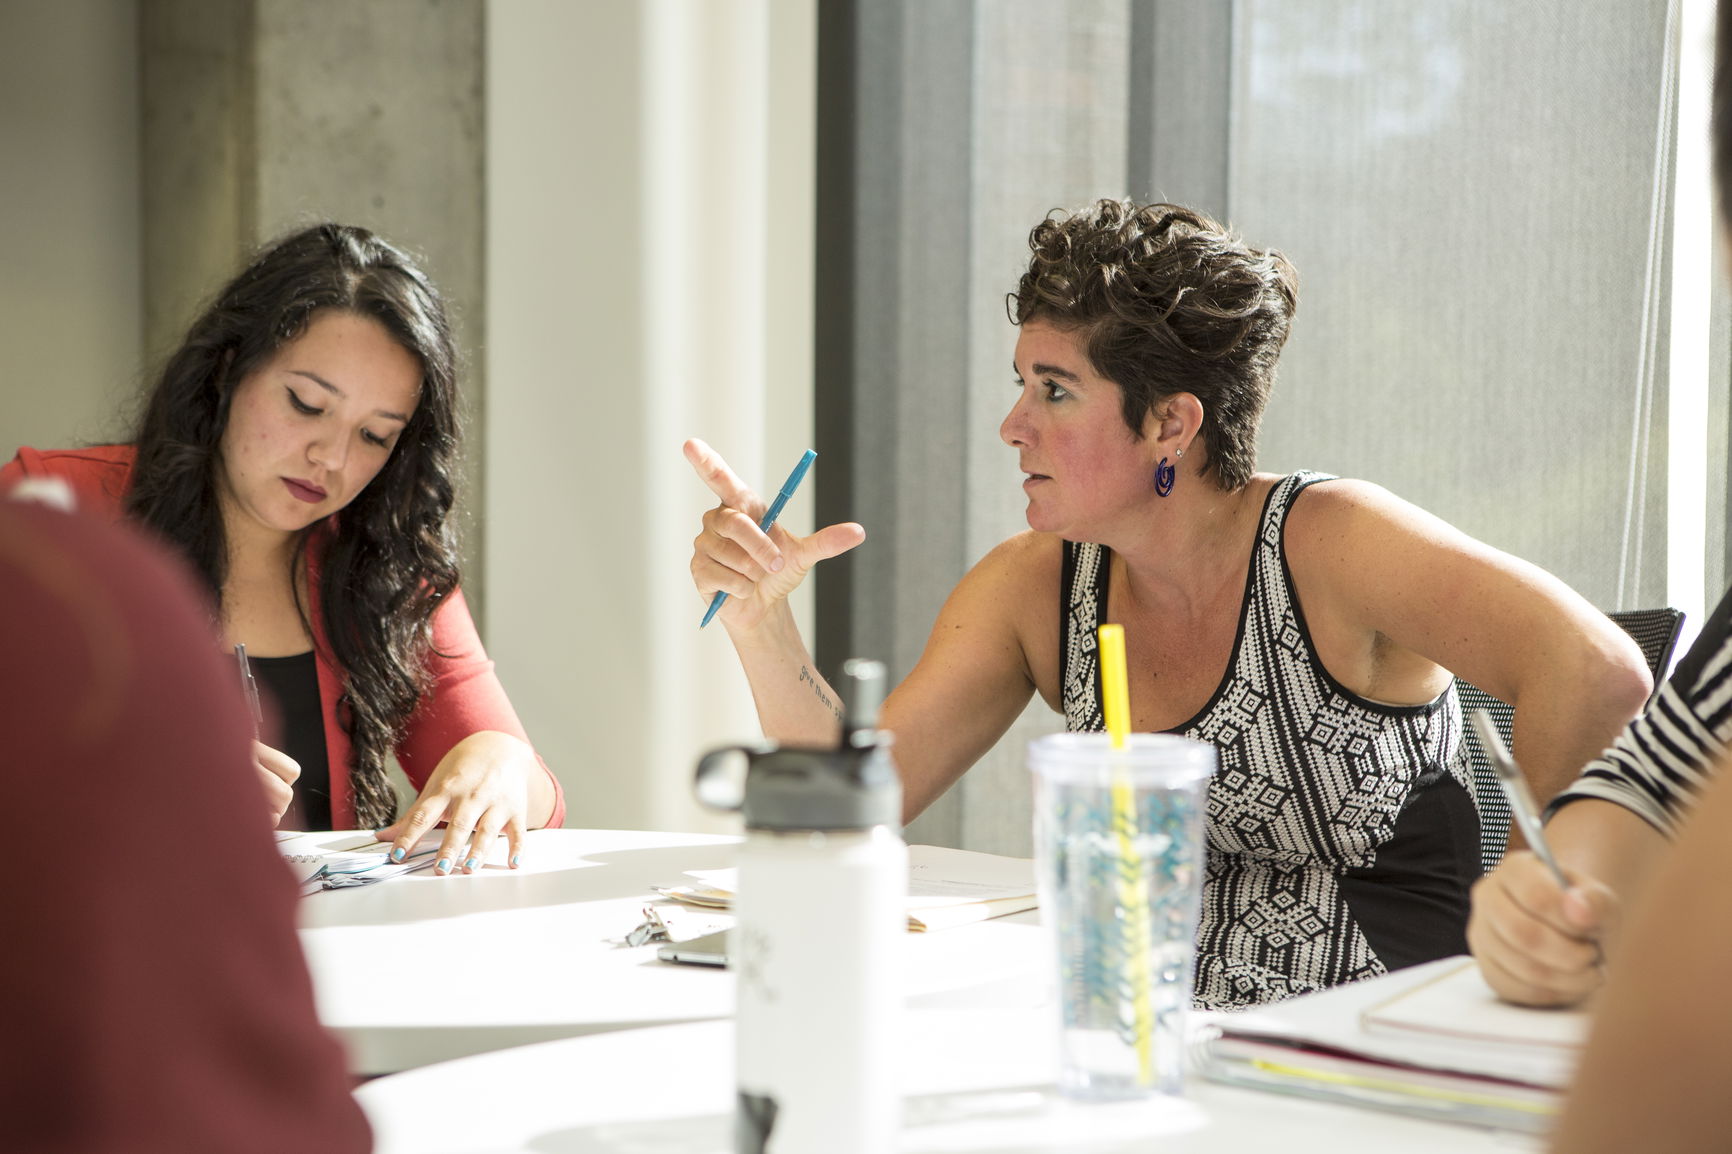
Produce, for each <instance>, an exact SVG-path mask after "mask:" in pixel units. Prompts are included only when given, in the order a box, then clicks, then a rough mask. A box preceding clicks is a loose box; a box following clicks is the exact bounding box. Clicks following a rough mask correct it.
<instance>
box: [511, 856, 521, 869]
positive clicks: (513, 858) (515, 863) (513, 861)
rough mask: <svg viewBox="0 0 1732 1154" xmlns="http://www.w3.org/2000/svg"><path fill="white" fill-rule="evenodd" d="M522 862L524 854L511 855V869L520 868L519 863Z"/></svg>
mask: <svg viewBox="0 0 1732 1154" xmlns="http://www.w3.org/2000/svg"><path fill="white" fill-rule="evenodd" d="M522 860H523V855H522V854H520V853H514V854H512V855H511V868H512V869H516V868H517V866H518V863H519V862H521V861H522Z"/></svg>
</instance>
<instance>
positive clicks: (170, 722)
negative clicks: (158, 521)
mask: <svg viewBox="0 0 1732 1154" xmlns="http://www.w3.org/2000/svg"><path fill="white" fill-rule="evenodd" d="M195 588H196V586H195V584H194V582H193V579H192V577H191V574H190V573H189V572H188V571H186V569H185V568H184V566H183V565H182V564H181V563H180V562H178V561H176V560H174V559H172V558H170V557H169V556H168V554H167V553H166V552H165V551H164V550H162V549H160V548H158V547H157V546H155V545H154V544H153V543H150V542H146V541H145V540H144V539H143V538H142V537H141V536H139V535H138V534H137V533H136V532H134V531H132V530H130V529H126V528H122V527H119V526H116V525H112V524H108V523H105V520H104V519H98V518H95V517H90V516H85V515H80V514H77V513H69V512H63V511H60V510H57V509H53V508H48V507H46V506H42V505H36V504H28V503H14V502H0V653H3V654H4V657H3V658H0V661H3V664H0V749H3V750H4V752H3V753H0V796H3V797H4V798H5V801H6V804H7V808H8V810H9V811H10V813H11V814H12V821H13V824H12V826H11V827H10V832H9V833H8V834H7V835H6V839H5V842H6V850H5V856H6V861H7V863H8V865H9V867H10V868H9V870H8V874H9V876H8V878H7V881H6V884H5V887H4V891H3V892H4V896H3V897H0V926H4V937H5V942H6V945H5V948H4V949H0V1039H3V1042H0V1150H5V1151H12V1150H18V1151H30V1152H32V1154H72V1152H78V1154H106V1152H110V1151H113V1152H115V1154H119V1152H121V1151H125V1152H126V1154H158V1152H160V1154H170V1152H173V1154H202V1152H205V1151H210V1152H213V1154H214V1152H217V1151H222V1152H224V1154H228V1152H232V1151H242V1150H244V1151H249V1152H252V1154H261V1152H271V1151H283V1152H285V1154H286V1152H288V1151H295V1152H297V1154H300V1152H307V1151H317V1152H319V1154H344V1152H348V1151H364V1150H368V1149H371V1146H372V1139H371V1134H370V1131H369V1128H368V1126H367V1122H366V1119H365V1118H364V1117H363V1116H362V1114H361V1111H360V1108H359V1107H358V1106H357V1105H356V1104H355V1101H354V1099H353V1098H352V1097H351V1096H350V1094H349V1079H348V1076H347V1074H346V1073H345V1066H344V1060H343V1053H342V1050H341V1049H340V1047H339V1046H338V1044H337V1043H336V1041H335V1040H334V1039H333V1038H331V1037H330V1036H329V1035H328V1034H326V1033H325V1031H324V1030H323V1029H322V1028H321V1027H320V1025H319V1024H318V1021H317V1019H316V1017H315V1016H314V1009H313V992H312V985H311V981H310V979H309V978H308V975H307V969H306V964H305V961H304V959H303V958H302V955H301V951H300V943H299V941H298V939H297V937H296V934H295V903H296V900H297V898H296V890H295V886H294V884H293V882H292V880H291V878H290V876H289V872H288V870H287V869H285V868H284V866H283V863H282V861H281V860H280V858H279V856H278V854H277V852H276V849H275V847H274V845H273V839H272V833H271V827H270V821H269V816H268V815H267V813H266V811H265V806H263V805H262V804H261V797H260V790H259V784H258V782H257V780H255V777H254V775H253V772H252V753H251V747H252V737H253V734H252V730H251V722H250V718H249V716H248V714H247V712H246V707H245V705H244V703H243V698H242V696H241V693H240V688H239V683H238V677H237V673H236V669H235V665H234V662H233V661H232V660H227V661H225V660H224V657H223V654H222V653H221V651H220V649H219V646H218V643H217V639H216V638H215V636H214V635H213V633H212V630H211V624H210V622H211V614H210V610H209V607H208V606H206V605H204V604H202V603H201V602H200V600H199V595H198V594H197V593H196V592H195V591H194V590H195Z"/></svg>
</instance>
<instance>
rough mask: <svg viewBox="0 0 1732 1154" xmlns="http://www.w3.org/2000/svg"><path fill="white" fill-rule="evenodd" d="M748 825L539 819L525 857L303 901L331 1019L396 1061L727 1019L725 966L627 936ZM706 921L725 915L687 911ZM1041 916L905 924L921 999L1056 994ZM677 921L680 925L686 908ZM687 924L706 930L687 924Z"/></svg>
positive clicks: (368, 1060)
mask: <svg viewBox="0 0 1732 1154" xmlns="http://www.w3.org/2000/svg"><path fill="white" fill-rule="evenodd" d="M737 842H738V839H736V838H732V837H721V836H715V835H708V834H669V833H643V832H629V831H618V830H537V831H535V832H533V833H530V834H529V835H528V838H527V840H526V842H525V846H524V852H523V865H522V867H521V868H520V869H517V870H509V869H506V868H504V866H503V864H502V863H501V862H498V861H492V862H490V863H489V865H488V866H487V867H486V868H484V869H483V870H482V871H480V872H479V873H478V874H476V875H473V876H463V875H453V876H450V877H434V876H432V875H431V874H427V873H418V874H410V875H406V876H404V877H400V878H394V879H391V880H389V881H385V882H380V883H378V884H377V885H373V886H368V887H365V888H361V889H351V890H336V891H331V892H327V893H320V894H314V895H312V896H310V897H306V898H303V899H302V900H301V927H302V928H301V943H302V946H303V948H304V949H305V951H306V954H307V962H308V965H309V967H310V969H311V971H312V976H313V986H314V992H315V995H316V998H317V1002H318V1010H319V1017H320V1019H321V1020H322V1021H323V1022H324V1023H325V1024H326V1026H328V1027H330V1028H331V1029H332V1030H333V1031H335V1032H336V1033H337V1034H338V1035H339V1036H340V1037H341V1038H342V1039H343V1040H344V1041H345V1042H346V1044H347V1046H348V1049H349V1065H350V1069H351V1070H352V1071H353V1072H355V1073H359V1074H382V1073H390V1072H392V1071H397V1070H404V1069H409V1068H411V1067H414V1066H420V1065H425V1064H427V1063H430V1062H438V1061H443V1060H446V1059H450V1058H456V1057H461V1056H464V1055H469V1054H480V1053H484V1052H486V1051H490V1050H498V1049H502V1048H504V1047H510V1046H520V1045H523V1044H524V1043H528V1042H540V1041H545V1040H549V1039H556V1038H568V1037H572V1036H576V1035H582V1034H589V1033H594V1032H597V1031H609V1030H621V1029H627V1028H630V1027H634V1026H644V1025H655V1024H662V1023H671V1022H691V1021H699V1020H703V1019H713V1018H725V1017H727V1016H729V1015H731V1014H732V1013H733V1001H734V992H733V978H732V976H731V975H730V974H728V973H727V972H726V971H723V970H719V969H709V968H705V967H698V966H679V965H671V964H669V963H666V962H662V961H658V960H657V959H656V956H655V947H654V946H642V947H638V948H635V949H630V948H624V947H622V946H620V945H619V944H618V943H619V941H620V939H622V938H623V937H624V935H625V934H626V933H627V932H629V931H630V930H631V929H632V928H633V927H634V926H636V925H637V924H638V923H639V922H641V921H642V920H643V915H642V908H643V907H644V906H645V905H646V904H648V903H649V902H650V901H652V900H656V895H655V894H654V893H653V892H652V891H651V887H652V886H657V885H661V886H672V885H679V884H680V883H681V882H682V881H684V880H689V879H684V878H683V876H682V875H683V873H684V871H686V870H692V869H719V868H723V867H726V866H730V865H732V864H733V848H734V846H735V845H736V844H737ZM674 913H675V916H676V918H684V919H685V921H684V925H685V928H686V929H687V930H690V931H692V932H697V931H700V930H702V929H704V928H707V927H706V925H705V924H704V921H705V919H706V917H708V918H709V920H710V921H714V922H715V923H716V924H726V918H725V917H722V918H716V917H714V916H709V915H703V914H698V913H683V912H681V911H680V910H679V909H678V907H674ZM1034 921H1035V919H1034V917H1033V915H1024V916H1020V917H1019V918H1017V919H1002V920H999V921H995V922H988V923H983V924H980V925H974V926H964V927H959V928H956V929H948V930H943V931H939V932H936V933H930V934H909V935H908V936H907V938H906V944H907V950H906V954H905V959H904V961H905V966H906V971H905V985H904V990H905V994H906V996H907V999H908V1002H909V1004H910V1005H911V1006H914V1007H921V1006H928V1005H1016V1004H1023V1005H1027V1004H1030V1003H1031V1002H1032V1001H1033V1000H1035V999H1037V998H1038V997H1040V996H1041V985H1040V983H1041V981H1042V978H1041V976H1040V975H1041V969H1040V963H1041V960H1042V959H1041V953H1042V951H1041V946H1040V942H1041V935H1040V931H1039V929H1038V927H1037V926H1036V925H1035V924H1033V923H1034ZM675 929H676V932H679V931H680V929H681V925H680V923H679V921H677V920H676V923H675ZM679 936H681V937H685V936H692V935H691V933H685V932H680V933H679Z"/></svg>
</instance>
